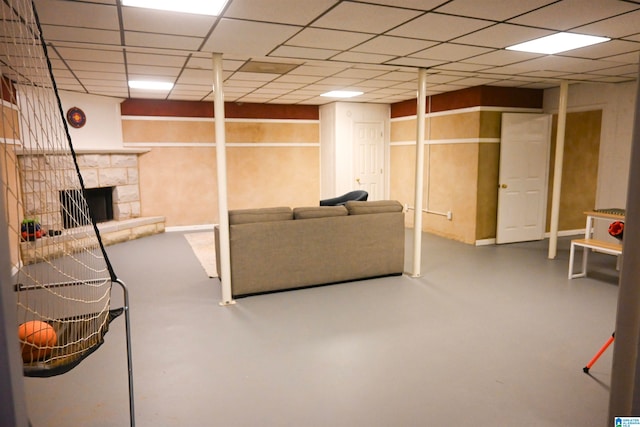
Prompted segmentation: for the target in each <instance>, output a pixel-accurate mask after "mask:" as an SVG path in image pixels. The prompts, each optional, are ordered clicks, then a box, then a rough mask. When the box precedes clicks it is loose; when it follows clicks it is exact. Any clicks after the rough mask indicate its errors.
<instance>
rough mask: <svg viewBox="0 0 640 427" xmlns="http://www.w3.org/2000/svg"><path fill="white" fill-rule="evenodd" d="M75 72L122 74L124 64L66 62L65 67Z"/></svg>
mask: <svg viewBox="0 0 640 427" xmlns="http://www.w3.org/2000/svg"><path fill="white" fill-rule="evenodd" d="M67 65H68V66H69V67H70V68H71V69H72V70H76V71H100V72H106V73H124V64H122V63H116V62H94V61H74V60H70V61H67V63H66V65H65V66H67Z"/></svg>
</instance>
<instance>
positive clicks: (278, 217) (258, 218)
mask: <svg viewBox="0 0 640 427" xmlns="http://www.w3.org/2000/svg"><path fill="white" fill-rule="evenodd" d="M292 219H293V211H292V210H291V208H290V207H275V208H259V209H235V210H231V211H229V225H238V224H250V223H254V222H272V221H289V220H292Z"/></svg>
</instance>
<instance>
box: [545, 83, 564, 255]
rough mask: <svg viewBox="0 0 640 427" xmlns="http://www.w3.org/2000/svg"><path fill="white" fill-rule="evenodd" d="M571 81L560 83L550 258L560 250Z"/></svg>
mask: <svg viewBox="0 0 640 427" xmlns="http://www.w3.org/2000/svg"><path fill="white" fill-rule="evenodd" d="M568 98H569V83H568V82H566V81H563V82H562V83H560V100H559V101H558V130H557V133H556V154H555V167H554V170H553V194H552V196H551V223H550V230H549V234H550V236H549V255H548V258H549V259H555V257H556V254H557V252H558V218H559V216H560V190H561V189H562V161H563V157H564V134H565V127H566V123H567V99H568Z"/></svg>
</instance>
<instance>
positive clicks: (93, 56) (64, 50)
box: [56, 47, 124, 63]
mask: <svg viewBox="0 0 640 427" xmlns="http://www.w3.org/2000/svg"><path fill="white" fill-rule="evenodd" d="M56 52H58V53H59V54H60V55H61V56H62V58H64V59H65V60H67V61H69V60H78V61H96V62H115V63H123V61H124V54H123V53H122V49H118V50H107V49H86V48H85V49H77V48H70V47H56Z"/></svg>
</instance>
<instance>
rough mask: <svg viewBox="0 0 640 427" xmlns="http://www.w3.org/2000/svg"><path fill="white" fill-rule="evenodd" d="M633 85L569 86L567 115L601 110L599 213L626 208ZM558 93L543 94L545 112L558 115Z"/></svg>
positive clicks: (554, 90)
mask: <svg viewBox="0 0 640 427" xmlns="http://www.w3.org/2000/svg"><path fill="white" fill-rule="evenodd" d="M636 84H637V82H630V83H619V84H573V85H570V86H569V99H568V105H567V110H568V111H569V112H572V111H588V110H597V109H602V130H601V134H600V158H599V170H598V171H594V173H597V174H598V188H597V189H596V206H595V208H598V209H602V208H612V207H617V208H624V207H625V206H626V196H627V184H628V177H629V158H630V155H631V138H632V135H633V113H634V106H635V93H636ZM559 93H560V89H559V88H554V89H547V90H545V92H544V105H543V108H544V112H546V113H557V111H558V97H559Z"/></svg>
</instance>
